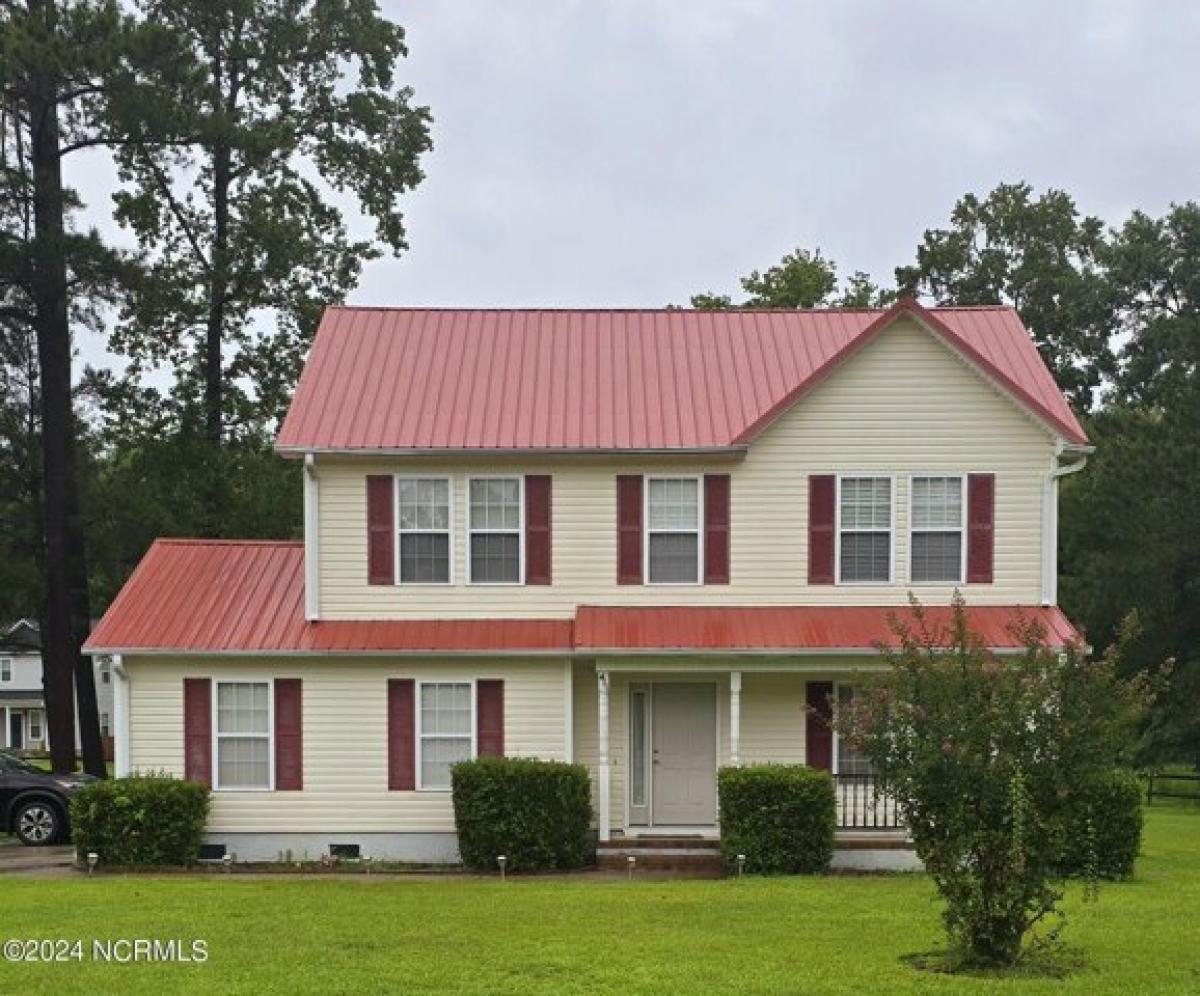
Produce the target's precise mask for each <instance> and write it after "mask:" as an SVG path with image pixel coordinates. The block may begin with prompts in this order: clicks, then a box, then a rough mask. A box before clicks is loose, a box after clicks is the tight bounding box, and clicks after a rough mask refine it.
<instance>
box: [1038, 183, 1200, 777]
mask: <svg viewBox="0 0 1200 996" xmlns="http://www.w3.org/2000/svg"><path fill="white" fill-rule="evenodd" d="M1105 262H1106V275H1107V279H1108V280H1109V282H1110V285H1111V287H1112V295H1113V299H1114V300H1115V301H1116V302H1118V308H1117V314H1118V318H1119V321H1120V324H1119V328H1120V331H1121V333H1122V334H1121V337H1120V341H1121V342H1122V345H1121V348H1120V351H1119V360H1120V365H1119V369H1118V371H1117V374H1116V377H1115V382H1114V386H1113V391H1112V397H1111V398H1110V399H1109V401H1108V404H1106V406H1105V407H1104V409H1103V410H1102V411H1100V412H1099V413H1097V414H1096V415H1095V416H1094V417H1093V418H1092V419H1090V420H1089V425H1088V429H1089V433H1090V435H1091V436H1092V439H1093V441H1094V442H1095V444H1096V453H1095V455H1094V456H1093V457H1092V459H1091V462H1090V465H1089V467H1088V469H1087V471H1086V472H1085V473H1084V474H1081V475H1079V476H1078V477H1076V478H1068V479H1067V480H1066V481H1065V482H1064V487H1063V492H1062V516H1061V519H1062V554H1063V556H1062V566H1063V572H1062V599H1063V604H1064V607H1065V608H1066V609H1067V611H1068V612H1069V613H1070V614H1071V615H1072V617H1073V618H1075V619H1078V620H1079V621H1080V622H1082V623H1083V624H1084V625H1085V627H1086V629H1087V632H1088V634H1089V637H1090V638H1091V639H1092V641H1093V642H1096V641H1100V642H1101V643H1103V642H1104V641H1107V640H1109V639H1111V636H1112V634H1113V633H1115V632H1116V631H1117V629H1118V627H1119V625H1120V621H1121V619H1122V618H1123V617H1124V615H1125V614H1126V613H1127V612H1129V611H1130V610H1131V609H1133V610H1136V612H1137V614H1138V617H1139V619H1140V621H1141V632H1140V634H1139V636H1138V638H1137V639H1136V640H1135V641H1133V642H1132V643H1131V644H1130V646H1129V647H1128V648H1127V651H1126V655H1125V659H1126V664H1125V666H1126V668H1127V670H1128V671H1129V672H1131V673H1132V672H1135V671H1147V672H1150V673H1154V672H1155V671H1156V670H1157V669H1158V668H1159V666H1160V662H1161V661H1163V660H1167V659H1174V660H1175V661H1176V666H1175V669H1174V676H1173V679H1172V691H1171V694H1170V695H1164V696H1161V697H1160V699H1159V701H1158V703H1157V705H1156V707H1155V709H1154V711H1153V713H1152V714H1151V716H1150V717H1149V723H1148V726H1147V730H1146V740H1145V745H1144V748H1145V749H1144V754H1143V760H1144V761H1146V762H1163V761H1181V760H1188V761H1190V762H1192V763H1193V764H1195V765H1198V766H1200V709H1197V707H1196V702H1197V693H1198V692H1200V613H1197V611H1196V606H1197V605H1198V604H1200V529H1198V528H1197V527H1196V523H1197V522H1200V205H1197V204H1196V203H1194V202H1189V203H1186V204H1181V205H1175V206H1173V207H1172V208H1171V209H1170V210H1169V211H1168V212H1167V214H1166V215H1165V216H1164V217H1162V218H1151V217H1149V216H1147V215H1145V214H1143V213H1141V212H1134V214H1133V215H1132V216H1131V217H1130V219H1129V220H1128V221H1127V222H1126V223H1125V224H1124V225H1123V226H1122V227H1121V228H1119V229H1118V230H1116V231H1115V232H1114V233H1113V235H1112V238H1111V240H1110V246H1109V249H1108V251H1107V253H1106V258H1105Z"/></svg>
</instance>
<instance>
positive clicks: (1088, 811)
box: [1059, 768, 1142, 878]
mask: <svg viewBox="0 0 1200 996" xmlns="http://www.w3.org/2000/svg"><path fill="white" fill-rule="evenodd" d="M1068 807H1069V815H1068V819H1067V826H1068V827H1070V828H1071V829H1070V832H1069V833H1068V834H1067V836H1066V838H1065V839H1064V841H1063V854H1062V858H1061V859H1060V863H1059V871H1061V872H1062V873H1063V874H1065V875H1085V874H1088V872H1089V871H1090V872H1091V873H1093V874H1095V875H1096V876H1097V877H1099V878H1128V877H1129V876H1130V875H1132V874H1133V864H1134V861H1136V860H1137V856H1138V851H1139V850H1140V849H1141V845H1142V784H1141V782H1140V781H1139V780H1138V778H1137V776H1136V775H1135V774H1134V773H1133V772H1132V771H1129V770H1127V769H1125V768H1114V769H1113V770H1112V771H1111V772H1109V773H1108V774H1107V775H1105V776H1103V777H1101V778H1097V779H1095V780H1093V781H1091V782H1089V783H1088V784H1086V785H1082V786H1080V787H1079V788H1078V789H1077V790H1076V791H1075V792H1074V793H1072V798H1071V799H1070V801H1069V802H1068Z"/></svg>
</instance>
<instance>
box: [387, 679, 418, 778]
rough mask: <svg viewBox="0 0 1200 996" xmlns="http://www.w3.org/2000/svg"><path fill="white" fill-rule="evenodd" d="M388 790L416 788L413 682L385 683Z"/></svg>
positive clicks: (414, 689)
mask: <svg viewBox="0 0 1200 996" xmlns="http://www.w3.org/2000/svg"><path fill="white" fill-rule="evenodd" d="M387 710H388V788H389V789H391V790H392V791H393V792H396V791H400V792H403V791H409V790H411V789H415V788H416V787H417V731H416V720H417V714H416V682H414V681H413V680H412V678H392V679H390V680H389V681H388V701H387Z"/></svg>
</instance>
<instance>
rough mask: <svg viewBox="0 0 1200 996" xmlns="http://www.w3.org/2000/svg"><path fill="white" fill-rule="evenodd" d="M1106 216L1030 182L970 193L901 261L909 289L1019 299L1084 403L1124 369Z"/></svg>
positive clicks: (958, 298) (939, 297) (953, 299)
mask: <svg viewBox="0 0 1200 996" xmlns="http://www.w3.org/2000/svg"><path fill="white" fill-rule="evenodd" d="M1104 253H1105V235H1104V224H1103V223H1102V222H1101V221H1100V219H1099V218H1093V217H1087V216H1081V215H1080V214H1079V211H1078V209H1077V208H1076V206H1075V202H1074V200H1072V199H1071V197H1070V196H1069V195H1068V194H1067V193H1065V192H1064V191H1061V190H1048V191H1047V192H1046V193H1045V194H1043V195H1042V196H1040V197H1037V196H1035V195H1034V193H1033V188H1032V187H1031V186H1030V185H1029V184H1028V183H1014V184H1001V185H1000V186H998V187H996V189H995V190H993V191H991V193H989V194H988V195H987V196H985V197H983V198H980V197H978V196H976V195H975V194H967V195H965V196H964V197H963V198H961V199H960V200H959V202H958V203H957V204H956V205H955V206H954V210H953V211H952V212H951V215H950V224H949V226H948V227H946V228H934V229H929V230H928V231H926V232H925V235H924V238H923V239H922V241H921V245H920V246H919V247H918V249H917V261H916V263H915V264H913V265H911V266H900V267H897V268H896V285H897V288H898V289H899V291H900V293H902V294H905V295H913V296H916V295H921V294H925V295H928V296H930V297H932V298H933V299H934V300H935V301H936V302H937V303H938V304H957V305H973V304H1011V305H1012V306H1013V307H1015V308H1016V309H1017V311H1018V312H1019V313H1020V315H1021V318H1022V320H1023V321H1024V322H1025V325H1026V326H1027V327H1028V328H1029V330H1030V332H1031V333H1032V334H1033V337H1034V340H1035V341H1036V342H1037V346H1038V350H1039V351H1040V352H1041V354H1042V358H1043V359H1044V360H1045V361H1046V363H1047V365H1048V366H1049V367H1050V369H1051V370H1052V371H1053V372H1054V374H1055V377H1056V378H1057V380H1058V383H1059V384H1060V385H1061V386H1062V388H1063V390H1064V391H1066V392H1067V395H1068V396H1069V397H1070V399H1071V401H1072V402H1073V403H1074V404H1075V406H1076V407H1077V408H1078V409H1079V410H1080V411H1084V412H1086V411H1089V410H1090V409H1091V408H1092V405H1093V403H1094V401H1095V400H1096V392H1097V390H1098V389H1099V388H1100V386H1101V385H1102V383H1103V382H1104V380H1105V378H1106V377H1111V376H1112V374H1113V373H1114V371H1115V360H1114V356H1113V351H1112V345H1111V341H1110V337H1111V335H1112V328H1113V302H1112V299H1111V295H1110V285H1109V283H1108V280H1107V279H1106V275H1105V272H1104V266H1103V261H1104Z"/></svg>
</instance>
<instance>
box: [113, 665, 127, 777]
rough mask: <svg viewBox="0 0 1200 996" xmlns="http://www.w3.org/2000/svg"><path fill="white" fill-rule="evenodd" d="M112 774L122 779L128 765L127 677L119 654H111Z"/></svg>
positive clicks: (125, 774)
mask: <svg viewBox="0 0 1200 996" xmlns="http://www.w3.org/2000/svg"><path fill="white" fill-rule="evenodd" d="M112 673H113V679H114V681H113V774H114V775H116V776H117V777H118V778H124V777H126V776H127V775H128V774H129V773H130V765H129V675H128V674H127V673H126V671H125V665H124V662H123V661H122V659H121V655H120V654H113V658H112Z"/></svg>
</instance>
